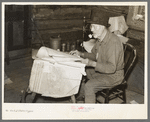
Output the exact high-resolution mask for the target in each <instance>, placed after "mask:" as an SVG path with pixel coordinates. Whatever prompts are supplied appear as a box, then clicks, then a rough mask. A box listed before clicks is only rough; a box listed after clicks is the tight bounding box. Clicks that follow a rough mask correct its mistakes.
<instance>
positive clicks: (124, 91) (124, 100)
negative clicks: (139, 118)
mask: <svg viewBox="0 0 150 122" xmlns="http://www.w3.org/2000/svg"><path fill="white" fill-rule="evenodd" d="M123 102H124V103H126V102H127V101H126V90H125V88H124V89H123Z"/></svg>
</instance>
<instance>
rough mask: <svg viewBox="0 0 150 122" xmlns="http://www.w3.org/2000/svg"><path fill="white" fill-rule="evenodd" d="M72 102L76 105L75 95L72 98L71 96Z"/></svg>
mask: <svg viewBox="0 0 150 122" xmlns="http://www.w3.org/2000/svg"><path fill="white" fill-rule="evenodd" d="M71 101H72V103H76V98H75V95H72V96H71Z"/></svg>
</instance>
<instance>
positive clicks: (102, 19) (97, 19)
mask: <svg viewBox="0 0 150 122" xmlns="http://www.w3.org/2000/svg"><path fill="white" fill-rule="evenodd" d="M108 20H109V17H107V16H105V15H101V16H99V17H98V16H93V17H92V20H89V21H87V23H90V24H99V25H103V26H105V27H109V26H110V24H109V23H108Z"/></svg>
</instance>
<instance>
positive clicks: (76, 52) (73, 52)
mask: <svg viewBox="0 0 150 122" xmlns="http://www.w3.org/2000/svg"><path fill="white" fill-rule="evenodd" d="M69 54H71V55H75V56H81V52H79V51H78V50H75V51H70V52H69Z"/></svg>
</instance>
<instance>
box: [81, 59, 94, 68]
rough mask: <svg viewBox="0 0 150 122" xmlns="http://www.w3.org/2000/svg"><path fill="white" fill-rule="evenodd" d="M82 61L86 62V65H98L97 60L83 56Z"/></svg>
mask: <svg viewBox="0 0 150 122" xmlns="http://www.w3.org/2000/svg"><path fill="white" fill-rule="evenodd" d="M81 62H82V63H83V64H86V66H92V67H96V62H95V61H92V60H90V59H87V58H86V59H84V58H82V59H81Z"/></svg>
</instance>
